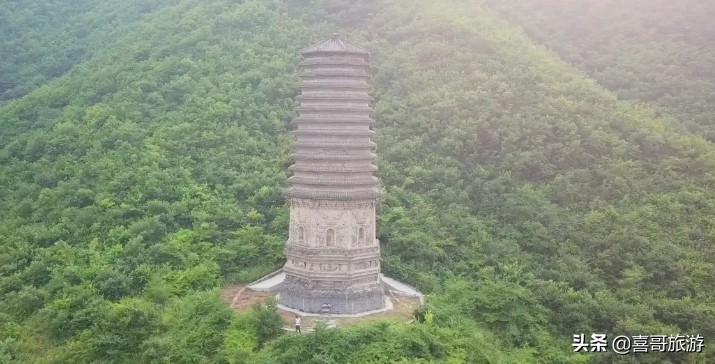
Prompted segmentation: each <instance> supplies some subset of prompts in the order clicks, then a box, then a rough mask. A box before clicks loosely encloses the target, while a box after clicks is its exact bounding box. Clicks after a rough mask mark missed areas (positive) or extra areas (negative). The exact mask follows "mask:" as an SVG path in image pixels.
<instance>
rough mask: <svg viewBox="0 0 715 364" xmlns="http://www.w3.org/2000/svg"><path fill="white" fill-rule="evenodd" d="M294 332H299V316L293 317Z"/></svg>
mask: <svg viewBox="0 0 715 364" xmlns="http://www.w3.org/2000/svg"><path fill="white" fill-rule="evenodd" d="M295 332H300V316H298V315H295Z"/></svg>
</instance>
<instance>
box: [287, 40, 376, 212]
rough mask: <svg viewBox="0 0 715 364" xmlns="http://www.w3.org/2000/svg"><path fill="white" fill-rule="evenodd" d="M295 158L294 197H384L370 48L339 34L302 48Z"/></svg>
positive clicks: (291, 183)
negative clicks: (377, 152)
mask: <svg viewBox="0 0 715 364" xmlns="http://www.w3.org/2000/svg"><path fill="white" fill-rule="evenodd" d="M301 53H302V55H303V56H304V60H303V62H301V65H300V66H301V73H300V77H301V79H302V83H301V87H300V89H301V94H300V95H299V96H298V97H296V100H297V101H298V102H299V103H300V106H298V107H297V108H296V111H297V112H298V117H296V118H295V119H294V120H293V123H294V125H296V126H297V128H296V130H295V131H294V135H295V137H296V143H295V145H296V152H295V154H294V156H295V164H294V165H293V166H291V167H290V169H291V171H293V176H292V177H291V178H290V179H289V183H290V187H289V189H288V191H287V194H288V196H289V197H293V198H305V199H319V200H364V199H375V198H377V197H378V194H379V192H378V187H377V186H378V185H377V178H376V177H374V176H373V174H374V172H375V171H376V170H377V167H375V165H374V164H373V161H374V159H375V155H374V154H373V153H372V151H373V149H374V148H375V143H373V142H372V137H373V135H374V132H373V131H372V130H370V126H371V125H372V123H373V120H372V118H371V117H370V106H369V103H370V101H371V98H370V96H369V95H368V90H369V89H370V86H369V84H368V81H369V79H370V66H369V64H368V57H369V54H368V52H367V51H365V50H364V49H362V48H359V47H357V46H355V45H352V44H350V43H348V42H346V41H344V40H342V39H339V38H337V37H335V36H334V37H333V38H331V39H328V40H326V41H323V42H320V43H318V44H315V45H312V46H310V47H308V48H306V49H304V50H303V51H302V52H301Z"/></svg>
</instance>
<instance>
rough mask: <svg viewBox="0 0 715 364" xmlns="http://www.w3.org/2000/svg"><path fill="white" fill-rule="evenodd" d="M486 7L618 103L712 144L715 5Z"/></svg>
mask: <svg viewBox="0 0 715 364" xmlns="http://www.w3.org/2000/svg"><path fill="white" fill-rule="evenodd" d="M487 2H488V3H489V4H490V6H491V7H493V8H495V9H498V10H499V12H500V13H501V14H502V15H503V16H504V17H506V18H508V19H510V20H512V21H513V23H514V24H518V25H520V26H522V27H523V29H524V30H525V31H526V32H527V33H528V34H529V36H530V37H531V38H532V39H534V40H535V41H537V42H539V43H542V44H544V45H545V46H546V47H548V48H549V49H551V50H553V52H555V53H556V54H557V55H559V56H560V57H562V58H563V59H564V60H566V61H568V62H569V63H571V64H573V65H575V66H576V67H578V68H579V69H580V70H581V71H583V72H585V73H587V74H588V75H589V76H590V77H593V78H594V79H596V80H597V81H598V82H599V83H600V84H601V85H603V86H604V87H606V88H608V89H610V90H613V91H615V92H616V93H617V94H618V95H619V96H620V97H622V98H624V99H627V100H632V101H636V102H644V103H648V104H652V105H655V106H660V107H661V108H662V109H661V112H663V113H666V114H672V115H673V117H674V118H676V119H677V120H678V122H679V123H681V124H682V125H684V126H685V127H686V128H688V129H689V130H692V131H695V132H697V133H699V134H702V135H704V136H705V137H706V138H707V139H709V140H710V141H713V140H715V50H714V49H713V47H712V43H713V42H715V23H713V21H712V19H713V18H714V17H715V3H713V2H711V1H699V0H682V1H669V0H628V1H615V0H605V1H603V0H601V1H588V0H576V1H574V0H535V1H517V0H507V1H503V0H488V1H487Z"/></svg>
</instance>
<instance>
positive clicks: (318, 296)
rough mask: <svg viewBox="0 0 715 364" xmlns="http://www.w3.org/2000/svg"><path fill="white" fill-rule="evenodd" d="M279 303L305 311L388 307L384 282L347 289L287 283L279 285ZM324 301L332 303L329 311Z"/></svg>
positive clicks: (356, 311) (353, 311) (345, 311)
mask: <svg viewBox="0 0 715 364" xmlns="http://www.w3.org/2000/svg"><path fill="white" fill-rule="evenodd" d="M278 303H280V304H281V305H283V306H286V307H289V308H292V309H296V310H299V311H301V312H306V313H318V314H320V313H323V314H325V313H329V314H348V315H354V314H359V313H363V312H367V311H374V310H379V309H381V308H384V307H385V304H386V303H385V293H384V291H383V288H382V285H381V284H379V283H377V284H374V285H370V286H360V287H351V288H347V289H330V290H321V289H308V288H306V287H304V286H301V285H297V284H288V282H284V283H283V285H282V286H281V288H280V295H279V296H278ZM325 304H328V305H330V310H329V311H328V312H325V311H324V308H325V306H324V305H325Z"/></svg>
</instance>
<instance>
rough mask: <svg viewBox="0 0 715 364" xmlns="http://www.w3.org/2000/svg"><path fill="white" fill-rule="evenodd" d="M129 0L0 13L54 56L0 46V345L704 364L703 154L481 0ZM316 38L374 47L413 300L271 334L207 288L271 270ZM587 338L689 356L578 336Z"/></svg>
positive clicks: (396, 256) (714, 354) (385, 155)
mask: <svg viewBox="0 0 715 364" xmlns="http://www.w3.org/2000/svg"><path fill="white" fill-rule="evenodd" d="M122 3H126V6H110V4H112V3H100V2H97V1H89V0H81V1H80V0H65V1H55V2H53V3H52V4H54V5H53V6H54V7H56V9H54V10H53V11H52V12H47V13H46V14H45V15H44V17H37V16H36V15H31V16H29V17H28V18H26V19H25V20H23V19H22V18H18V16H17V14H18V13H20V14H36V11H38V12H39V11H40V10H28V9H26V8H23V7H21V6H20V5H19V3H18V4H17V5H16V7H17V9H16V10H14V11H10V12H8V11H5V12H4V13H3V17H6V18H5V19H10V18H12V19H14V20H13V23H12V24H9V23H5V22H3V23H2V25H0V26H1V27H8V29H9V28H13V27H14V29H17V31H18V32H20V33H21V34H27V36H28V37H29V38H28V39H35V40H36V41H37V42H40V44H44V43H45V42H47V43H48V44H50V43H51V44H54V46H53V47H54V48H47V49H46V50H45V51H46V52H51V53H52V54H53V55H54V54H58V55H57V57H58V58H56V59H57V60H58V61H57V62H59V63H60V64H61V67H58V68H51V67H50V68H48V67H49V65H51V63H52V62H50V61H48V59H47V58H46V57H44V56H43V55H42V54H43V53H42V52H45V51H42V52H41V51H40V50H37V49H32V48H29V47H24V45H23V44H22V43H17V40H16V39H15V38H12V37H6V38H3V39H0V49H2V50H4V49H9V50H12V53H13V54H14V55H15V56H16V57H19V58H18V59H9V58H5V57H4V56H2V61H0V62H2V66H0V67H2V72H3V73H2V74H3V76H2V77H3V78H2V80H3V82H5V84H3V85H0V88H2V90H3V91H2V95H3V96H2V97H3V98H5V99H7V101H5V102H4V103H3V104H2V105H0V166H1V167H2V169H1V170H2V173H0V190H2V191H3V193H2V194H0V362H8V363H28V362H31V363H90V362H91V363H137V362H140V363H145V362H146V363H168V362H172V363H215V362H218V363H295V362H304V363H394V362H403V363H408V362H409V363H427V362H438V363H462V362H471V363H587V362H588V363H614V362H622V363H636V362H637V363H710V362H713V361H715V346H713V345H712V344H711V340H712V339H713V338H715V289H714V288H713V287H715V245H714V244H713V241H715V189H714V188H713V187H714V186H715V184H714V183H715V147H714V146H713V145H712V144H711V143H709V142H708V141H707V140H706V139H704V138H702V137H700V136H698V135H696V134H692V133H690V132H687V131H684V130H683V128H681V127H679V124H678V122H677V121H674V119H672V118H671V116H670V114H669V113H663V112H662V111H661V110H660V109H659V108H656V107H652V106H650V105H637V104H636V103H632V102H630V101H629V100H628V99H631V98H630V97H623V95H622V94H621V97H619V96H618V95H619V94H620V93H621V92H622V91H623V90H621V89H616V88H613V89H612V90H613V91H615V92H611V91H609V90H608V88H609V87H608V86H607V85H604V84H603V82H602V80H600V79H598V77H596V76H594V78H595V79H596V80H592V79H590V78H588V73H584V72H583V70H581V69H580V68H579V65H575V66H574V65H572V64H573V60H572V59H566V61H565V60H562V59H560V58H558V54H559V53H558V52H552V51H550V50H549V49H548V48H547V47H544V46H543V45H542V44H540V43H537V42H534V40H533V39H538V41H539V42H543V43H547V42H546V41H544V40H542V39H540V38H530V37H529V36H530V34H529V33H528V32H527V33H524V32H522V31H521V26H524V25H523V24H521V23H519V22H518V21H517V20H515V19H514V18H512V17H511V16H507V15H504V13H503V12H502V11H501V10H500V9H497V8H495V7H494V5H493V4H490V3H486V4H482V3H479V2H477V3H476V4H475V2H472V1H466V0H463V1H460V0H453V1H440V2H439V3H436V2H432V1H427V0H420V1H410V2H399V1H395V0H371V1H361V2H360V3H359V4H358V5H356V4H355V2H354V1H345V0H313V1H309V0H284V1H279V0H248V1H240V2H233V1H228V0H215V1H210V2H207V1H199V0H180V1H175V2H169V1H166V2H160V3H154V2H153V3H152V4H157V5H155V6H154V5H152V7H151V8H150V9H148V8H146V6H148V5H146V3H145V2H142V1H139V0H124V1H122ZM75 9H83V13H82V14H84V15H83V16H81V17H77V15H76V14H78V11H76V10H75ZM142 9H144V10H142ZM137 12H139V13H141V14H143V15H141V16H136V14H137ZM12 14H15V15H12ZM67 14H70V15H72V16H69V17H68V15H67ZM109 18H112V19H117V20H116V21H117V22H119V26H120V28H121V29H122V30H121V31H117V30H112V29H115V28H114V26H113V25H112V24H111V23H110V22H105V21H100V20H96V19H109ZM28 19H31V20H28ZM64 19H67V20H64ZM93 19H94V20H93ZM55 24H66V26H67V27H68V28H67V33H57V32H54V30H56V28H57V27H56V25H55ZM87 27H90V28H91V29H93V31H92V32H90V33H89V34H85V35H84V36H82V34H83V33H82V29H88V28H87ZM524 27H526V26H524ZM117 29H119V28H117ZM334 31H338V32H342V33H344V34H347V37H348V38H349V39H350V40H351V41H353V42H354V43H356V44H360V45H361V46H363V47H364V48H366V49H368V50H369V51H370V52H371V54H372V64H373V70H372V71H373V96H374V99H375V101H374V103H373V107H374V110H375V113H374V117H375V119H376V121H377V122H376V124H375V130H376V132H377V138H376V142H377V144H378V150H377V154H378V159H379V160H378V162H379V163H378V164H379V168H380V171H379V172H378V173H379V176H380V178H381V184H382V189H383V196H382V199H381V208H380V211H379V217H378V223H379V226H378V234H379V236H378V238H379V239H380V241H381V242H382V247H383V268H384V270H385V271H386V273H388V274H389V275H392V276H394V277H396V278H399V279H402V280H404V281H406V282H409V283H411V284H414V285H416V286H417V287H419V288H420V289H421V290H423V291H424V292H426V293H428V299H427V303H426V306H425V307H424V308H423V309H422V310H421V312H420V313H419V315H417V316H418V320H417V322H415V323H412V324H405V323H398V322H381V323H376V324H369V325H360V326H357V327H352V328H349V329H337V330H336V329H327V328H321V329H319V330H318V331H317V332H316V333H315V334H311V335H293V334H286V335H279V334H278V333H277V332H274V331H271V330H266V328H267V327H270V323H271V322H272V320H273V319H274V318H275V316H274V313H273V311H272V308H271V307H264V308H256V309H254V310H253V311H251V312H248V313H240V314H237V313H234V312H232V311H231V309H230V308H229V306H228V304H226V303H225V302H223V301H222V299H221V298H220V296H219V290H220V289H221V287H223V286H225V285H226V284H228V283H231V282H236V281H242V282H246V281H250V280H253V279H255V278H258V277H260V276H261V275H263V274H265V273H268V272H270V271H272V270H274V269H276V268H277V267H279V266H281V264H282V263H283V260H282V259H283V252H282V249H283V243H284V240H285V239H286V236H287V233H286V232H287V213H288V210H287V207H286V205H285V199H284V197H283V195H282V189H283V188H284V187H285V186H286V177H287V172H286V168H287V166H288V165H290V163H291V160H290V150H291V140H290V138H289V133H288V127H287V122H288V121H289V120H290V119H291V117H292V115H293V101H292V98H293V97H294V96H295V95H296V92H297V84H298V79H297V76H296V67H297V64H298V62H299V60H300V57H299V53H298V51H299V49H300V48H302V47H303V46H306V45H308V44H311V42H314V41H317V40H320V39H323V38H325V37H326V36H327V35H329V34H330V33H332V32H334ZM614 31H615V30H614ZM35 33H36V35H33V34H35ZM90 38H91V39H93V40H92V41H88V40H87V39H90ZM85 40H87V41H85ZM48 47H49V46H48ZM55 52H56V53H55ZM703 52H712V48H708V49H705V50H703ZM2 54H4V52H3V53H2ZM564 58H566V57H564ZM48 62H50V63H48ZM53 62H54V61H53ZM569 62H570V63H569ZM53 67H54V66H53ZM609 67H612V68H614V69H617V70H621V69H625V68H621V67H620V64H619V63H618V62H614V63H613V64H611V65H610V66H609ZM644 67H646V66H644ZM644 69H647V68H644ZM619 72H620V71H619ZM623 72H628V71H623ZM648 72H650V71H648ZM28 74H31V75H32V76H33V77H32V78H31V77H28ZM673 77H676V78H677V75H675V76H673ZM5 80H10V81H5ZM682 82H683V84H686V83H687V81H682ZM706 82H713V78H712V77H710V78H709V79H707V81H706ZM603 86H606V87H603ZM639 87H641V88H640V90H645V88H644V87H645V86H643V85H641V86H639ZM702 87H704V88H705V89H706V91H709V92H713V91H714V90H715V86H713V87H711V86H708V85H706V84H704V85H703V86H702ZM689 90H690V89H687V90H684V92H683V93H675V92H673V93H672V94H673V95H677V96H674V97H681V96H682V95H686V94H687V92H688V91H689ZM682 97H688V96H682ZM632 100H640V99H639V98H638V97H634V98H632ZM645 101H651V100H645ZM656 101H658V100H656ZM658 102H659V101H658ZM706 104H707V103H706ZM676 112H681V111H673V115H675V114H676ZM683 112H689V111H687V110H686V111H683ZM699 115H702V116H704V115H706V112H705V111H703V112H702V113H700V114H699ZM706 119H707V118H705V119H703V120H704V121H702V122H701V121H698V122H697V124H698V125H708V124H707V120H706ZM710 121H712V119H710ZM427 313H430V314H427ZM599 332H600V333H608V334H612V335H653V334H665V335H670V334H676V333H680V334H700V335H703V336H704V337H705V338H706V347H705V351H706V352H705V353H702V354H692V353H690V354H689V353H668V354H638V355H629V356H620V357H619V356H615V355H613V354H612V353H591V354H584V353H573V352H572V348H571V342H572V335H573V334H578V333H585V334H587V335H590V334H591V333H599ZM346 348H350V350H347V349H346Z"/></svg>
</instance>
